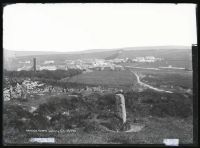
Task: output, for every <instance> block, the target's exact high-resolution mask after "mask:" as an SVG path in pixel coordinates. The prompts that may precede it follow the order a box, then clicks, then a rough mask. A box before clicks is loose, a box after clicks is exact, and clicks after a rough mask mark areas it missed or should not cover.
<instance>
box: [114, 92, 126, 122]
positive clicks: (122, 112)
mask: <svg viewBox="0 0 200 148" xmlns="http://www.w3.org/2000/svg"><path fill="white" fill-rule="evenodd" d="M116 110H117V112H116V114H117V116H118V117H120V118H121V119H122V121H123V123H125V122H126V107H125V99H124V96H123V95H122V94H116Z"/></svg>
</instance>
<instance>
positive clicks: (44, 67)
mask: <svg viewBox="0 0 200 148" xmlns="http://www.w3.org/2000/svg"><path fill="white" fill-rule="evenodd" d="M56 69H57V68H56V66H41V67H40V70H56Z"/></svg>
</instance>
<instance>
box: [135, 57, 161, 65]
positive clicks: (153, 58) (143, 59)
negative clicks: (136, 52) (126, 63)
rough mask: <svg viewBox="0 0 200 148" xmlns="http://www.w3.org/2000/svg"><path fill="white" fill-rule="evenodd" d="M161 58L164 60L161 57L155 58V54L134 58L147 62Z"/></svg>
mask: <svg viewBox="0 0 200 148" xmlns="http://www.w3.org/2000/svg"><path fill="white" fill-rule="evenodd" d="M161 60H162V59H161V58H155V57H154V56H146V57H136V58H135V59H133V61H134V62H147V63H151V62H156V61H161Z"/></svg>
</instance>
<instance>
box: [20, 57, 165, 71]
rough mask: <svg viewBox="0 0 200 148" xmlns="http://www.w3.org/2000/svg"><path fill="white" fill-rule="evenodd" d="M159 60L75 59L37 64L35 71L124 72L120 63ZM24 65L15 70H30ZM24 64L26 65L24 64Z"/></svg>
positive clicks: (28, 64)
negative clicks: (58, 62)
mask: <svg viewBox="0 0 200 148" xmlns="http://www.w3.org/2000/svg"><path fill="white" fill-rule="evenodd" d="M160 60H161V58H155V57H154V56H146V57H136V58H134V59H130V58H115V59H110V60H105V59H77V60H65V61H64V62H63V63H60V64H56V61H54V60H46V61H44V62H43V63H40V64H37V65H36V69H37V70H56V69H62V70H67V69H81V70H86V71H89V70H90V71H91V70H116V71H119V70H124V68H123V66H121V65H120V63H131V62H156V61H160ZM21 63H24V65H23V66H22V67H20V68H18V69H17V71H21V70H30V69H31V68H32V66H31V64H30V61H25V62H21ZM25 63H26V64H25Z"/></svg>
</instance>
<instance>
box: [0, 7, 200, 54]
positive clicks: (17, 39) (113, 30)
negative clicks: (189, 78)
mask: <svg viewBox="0 0 200 148" xmlns="http://www.w3.org/2000/svg"><path fill="white" fill-rule="evenodd" d="M195 7H196V5H194V4H178V5H175V4H13V5H8V6H6V7H5V8H4V13H3V47H4V49H8V50H20V51H63V52H69V51H70V52H71V51H81V50H88V49H110V48H121V47H135V46H165V45H183V46H191V44H196V43H197V41H196V40H197V39H196V16H195V13H196V12H195Z"/></svg>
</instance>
